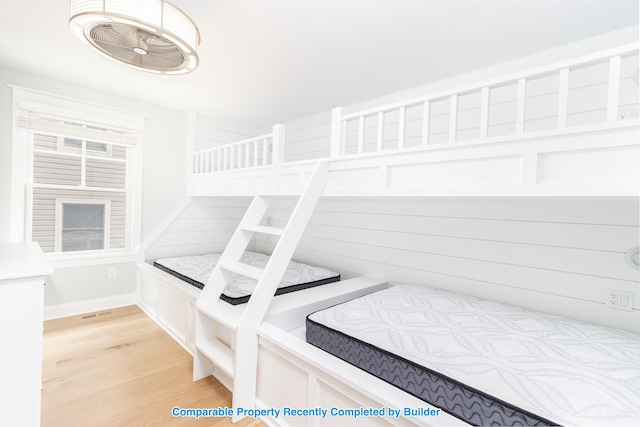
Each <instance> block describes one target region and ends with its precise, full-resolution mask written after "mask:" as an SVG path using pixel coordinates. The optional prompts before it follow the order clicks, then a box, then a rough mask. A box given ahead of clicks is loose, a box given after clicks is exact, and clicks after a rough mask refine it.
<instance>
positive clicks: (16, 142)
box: [7, 84, 146, 269]
mask: <svg viewBox="0 0 640 427" xmlns="http://www.w3.org/2000/svg"><path fill="white" fill-rule="evenodd" d="M7 86H8V87H10V88H11V89H12V91H13V99H12V106H13V118H14V119H13V120H12V122H13V123H12V177H11V182H12V186H11V200H13V201H14V202H15V203H12V204H11V212H10V215H9V220H10V222H11V224H12V227H11V232H10V235H9V241H12V242H25V241H31V226H32V212H31V209H32V206H31V204H32V201H31V195H30V192H32V191H33V189H32V186H33V183H32V182H31V178H30V177H31V176H32V175H33V173H32V171H31V168H30V165H29V160H30V159H31V157H32V155H33V153H32V149H33V147H32V146H33V141H32V138H31V133H29V132H26V131H25V130H24V129H19V128H18V125H17V120H15V118H16V117H18V115H19V113H20V110H21V108H25V107H30V108H32V109H34V110H36V111H43V112H47V113H51V114H55V115H62V116H67V117H73V118H74V119H76V120H80V121H90V122H102V123H105V124H108V125H110V126H116V127H121V128H127V129H130V130H132V131H135V132H137V135H138V136H137V138H136V142H135V144H133V145H134V146H135V150H131V151H129V153H128V157H127V158H128V159H129V160H128V161H127V174H128V176H130V177H131V181H130V182H128V183H127V185H128V186H129V185H130V186H131V187H130V188H129V187H128V191H127V194H128V196H127V206H128V208H127V224H128V225H127V247H126V248H124V249H108V250H104V249H103V250H100V251H74V252H52V253H46V254H45V257H46V258H47V261H48V262H49V264H50V265H51V267H53V268H54V269H55V268H71V267H83V266H90V265H104V264H117V263H127V262H135V261H136V260H137V250H138V248H139V246H140V233H141V229H142V215H141V212H142V166H143V164H142V150H143V141H144V138H143V131H144V119H145V117H146V116H145V115H144V114H140V113H137V112H132V111H127V110H122V109H118V108H111V107H106V106H103V105H98V104H94V103H91V102H87V101H83V100H79V99H73V98H68V97H63V96H58V95H52V94H49V93H46V92H41V91H37V90H32V89H28V88H24V87H20V86H16V85H12V84H7ZM96 142H102V141H96ZM116 145H130V144H116ZM129 155H130V156H131V157H129ZM25 189H26V191H25Z"/></svg>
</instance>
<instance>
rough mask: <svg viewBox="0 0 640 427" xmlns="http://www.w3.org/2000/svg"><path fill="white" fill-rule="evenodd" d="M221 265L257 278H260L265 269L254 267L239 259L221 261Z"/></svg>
mask: <svg viewBox="0 0 640 427" xmlns="http://www.w3.org/2000/svg"><path fill="white" fill-rule="evenodd" d="M219 265H220V268H222V269H225V270H227V271H232V272H234V273H238V274H242V275H243V276H246V277H251V278H252V279H256V280H259V279H260V278H261V277H262V273H263V271H264V270H263V269H261V268H256V267H252V266H250V265H248V264H244V263H241V262H238V261H225V262H224V263H219Z"/></svg>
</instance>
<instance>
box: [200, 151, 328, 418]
mask: <svg viewBox="0 0 640 427" xmlns="http://www.w3.org/2000/svg"><path fill="white" fill-rule="evenodd" d="M327 176H328V166H327V162H326V161H324V160H320V161H319V162H318V164H317V165H316V167H315V169H314V171H313V173H312V174H311V176H310V178H309V180H308V183H307V186H306V188H305V189H304V190H303V191H302V194H301V195H300V197H299V199H298V203H297V204H296V206H295V208H294V209H293V211H292V213H291V217H290V218H289V221H288V222H287V224H286V226H285V227H284V228H275V227H267V226H262V225H260V221H261V219H262V218H263V217H264V214H265V212H266V210H267V208H268V207H269V203H270V201H271V200H272V199H274V198H276V197H278V196H282V195H285V196H291V193H290V192H287V193H286V194H283V193H281V192H280V191H279V187H280V182H281V173H280V169H279V167H277V166H276V167H274V168H273V169H272V171H271V173H270V174H269V176H268V177H267V179H266V181H265V182H264V185H263V187H262V189H261V190H260V192H259V194H258V195H256V196H255V197H254V199H253V201H252V202H251V204H250V205H249V207H248V208H247V211H246V213H245V215H244V217H243V218H242V221H241V222H240V224H239V226H238V228H237V229H236V231H235V233H234V234H233V236H232V237H231V239H230V241H229V243H228V245H227V247H226V249H225V250H224V252H223V254H222V255H221V257H220V260H219V261H218V264H217V265H216V267H215V269H214V270H213V272H212V274H211V277H210V278H209V280H208V281H207V284H206V286H205V287H204V289H203V291H202V293H201V294H200V296H199V298H198V301H197V310H196V334H195V344H196V351H195V355H194V362H193V380H194V381H196V380H199V379H201V378H205V377H207V376H209V375H211V374H212V373H213V372H214V371H216V372H222V373H223V374H224V375H226V376H227V377H228V378H230V379H231V383H232V384H227V386H230V388H231V389H232V392H233V408H234V414H237V408H238V407H243V408H253V407H254V404H255V394H256V369H257V355H258V339H257V334H256V329H257V327H258V326H259V325H260V323H261V322H262V319H263V318H264V316H265V314H266V312H267V309H268V308H269V304H270V303H271V300H272V298H273V296H274V293H275V292H276V290H277V287H278V285H279V284H280V281H281V280H282V277H283V275H284V272H285V270H286V268H287V266H288V265H289V262H290V261H291V257H292V256H293V252H294V251H295V249H296V246H297V244H298V242H299V240H300V238H301V237H302V233H303V232H304V229H305V227H306V225H307V223H308V221H309V218H310V217H311V214H312V213H313V211H314V209H315V206H316V204H317V202H318V199H319V198H320V196H321V195H322V193H323V191H324V188H325V185H326V182H327ZM254 233H263V234H269V235H274V236H278V237H279V239H278V243H277V244H276V246H275V248H274V250H273V253H272V255H271V257H270V258H269V261H268V262H267V265H266V266H265V268H264V270H262V269H259V268H255V267H252V266H249V265H246V264H243V263H241V262H240V258H241V256H242V254H243V253H244V251H245V250H246V248H247V246H248V244H249V243H250V241H251V239H252V237H253V235H254ZM234 273H237V274H241V275H243V276H247V277H251V278H254V279H256V280H257V281H258V282H257V284H256V287H255V289H254V291H253V293H252V295H251V298H250V299H249V302H248V303H246V304H244V305H239V306H232V305H230V304H228V303H226V302H224V301H222V300H220V299H219V298H220V295H221V294H222V292H223V291H224V289H225V287H226V285H227V283H228V281H229V279H230V278H231V276H232V274H234ZM223 382H224V381H223ZM241 418H243V417H238V416H237V415H235V416H234V418H233V422H236V421H238V420H239V419H241Z"/></svg>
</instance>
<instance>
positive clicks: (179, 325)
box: [138, 43, 640, 426]
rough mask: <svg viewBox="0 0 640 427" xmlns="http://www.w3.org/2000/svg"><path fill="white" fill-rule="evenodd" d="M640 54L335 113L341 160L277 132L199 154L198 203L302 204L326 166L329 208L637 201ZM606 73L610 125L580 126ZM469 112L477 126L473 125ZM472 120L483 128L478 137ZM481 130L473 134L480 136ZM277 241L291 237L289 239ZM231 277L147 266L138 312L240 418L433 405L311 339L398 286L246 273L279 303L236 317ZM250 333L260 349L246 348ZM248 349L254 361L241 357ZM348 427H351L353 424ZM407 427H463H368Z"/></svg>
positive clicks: (590, 59)
mask: <svg viewBox="0 0 640 427" xmlns="http://www.w3.org/2000/svg"><path fill="white" fill-rule="evenodd" d="M637 52H638V43H633V44H629V45H625V46H621V47H618V48H614V49H609V50H606V51H603V52H599V53H596V54H591V55H588V56H583V57H579V58H573V59H570V60H565V61H562V62H559V63H554V64H550V65H548V66H545V67H540V68H536V69H533V70H528V71H527V72H524V73H520V74H516V75H510V76H505V77H502V78H499V79H495V80H491V81H485V82H481V83H478V84H475V85H469V86H465V87H460V88H456V89H454V90H450V91H446V92H441V93H437V94H433V95H429V96H425V97H420V98H414V99H410V100H407V101H403V102H398V103H394V104H390V105H384V106H381V107H376V108H371V109H367V110H365V111H359V112H346V111H345V110H344V109H343V108H336V109H334V110H333V114H332V124H331V155H330V157H329V158H325V159H321V160H320V161H319V160H313V161H302V162H290V163H285V162H284V126H282V125H276V126H275V127H274V130H273V133H271V134H269V135H263V136H260V137H256V138H251V139H248V140H245V141H240V142H238V143H234V144H230V145H226V146H223V147H216V148H212V149H208V150H202V151H198V152H195V153H193V155H192V158H193V169H192V174H191V175H190V177H189V184H190V194H191V195H192V196H207V197H212V196H257V197H256V199H254V204H256V203H257V204H260V203H262V202H264V199H265V197H266V196H265V188H268V189H269V192H270V194H269V197H271V196H274V195H291V194H297V195H303V196H304V195H305V194H306V191H307V190H306V188H307V186H310V187H314V184H313V183H314V179H315V178H313V176H314V170H315V171H316V174H317V171H318V168H320V169H323V170H324V169H326V177H325V178H324V179H326V183H325V182H322V183H320V184H317V185H315V189H314V190H313V191H318V187H320V190H319V191H320V193H321V195H322V196H323V197H332V196H350V197H358V196H438V197H459V196H464V197H478V196H480V197H486V196H494V197H495V196H505V197H528V196H535V197H564V196H588V197H592V196H593V197H610V196H622V197H638V196H639V195H640V189H639V185H638V171H639V169H640V166H639V162H638V159H639V154H640V153H639V149H638V148H639V147H638V137H639V132H638V126H639V121H638V118H637V107H636V114H635V117H629V114H628V112H627V111H626V110H624V109H622V110H621V107H620V106H619V101H618V100H619V97H620V87H619V76H620V64H621V60H622V58H624V57H627V56H629V55H637ZM594 63H603V64H605V66H606V68H607V70H608V72H607V74H608V77H607V78H606V88H607V89H606V100H605V102H604V104H605V105H603V106H602V108H603V120H601V121H599V122H591V123H588V124H583V125H579V126H572V125H570V120H569V118H568V113H567V111H568V104H569V102H570V91H571V88H570V76H571V75H572V74H571V73H573V72H574V70H581V69H583V68H584V67H587V66H589V65H590V64H594ZM547 77H548V78H550V79H552V80H556V81H557V90H556V91H555V92H554V93H553V95H552V96H553V97H554V99H555V102H554V105H555V110H556V114H555V116H553V117H552V118H551V119H549V118H548V117H547V118H546V120H547V123H549V120H551V122H552V126H551V127H550V128H547V129H543V130H540V129H538V130H536V129H533V130H532V129H529V127H530V126H529V124H530V122H529V121H528V116H527V106H528V105H529V104H528V102H529V100H528V98H527V88H528V87H529V86H528V83H529V82H536V81H539V80H538V79H542V78H547ZM505 87H512V88H513V89H514V91H515V98H514V100H513V102H512V103H511V106H512V111H511V112H510V113H509V114H512V116H513V117H514V122H513V129H512V132H511V133H510V134H507V135H500V136H492V134H491V131H490V130H491V126H492V122H491V114H493V111H494V110H495V109H496V108H498V107H497V106H496V105H497V104H495V103H492V101H491V97H492V94H493V93H494V91H498V90H501V88H505ZM470 99H476V100H477V101H478V102H477V105H476V106H475V107H473V108H470V109H465V108H466V107H465V108H463V104H464V103H466V102H468V101H469V100H470ZM636 102H637V101H636ZM443 103H446V104H448V109H447V112H445V114H444V115H434V114H433V111H434V110H433V109H434V108H437V107H438V108H439V107H441V106H442V105H444V104H443ZM503 107H504V106H503ZM500 108H502V107H500ZM470 114H471V115H472V116H473V117H471V118H469V115H470ZM443 117H445V118H446V128H447V131H446V132H445V134H446V137H445V140H444V141H442V140H440V141H435V140H433V138H434V134H433V133H432V132H431V131H430V129H431V128H432V126H436V125H437V124H438V123H437V121H438V120H440V122H441V121H442V118H443ZM465 121H466V122H469V121H470V122H472V123H475V124H474V125H473V126H472V128H471V132H469V129H468V128H467V127H466V125H465V124H464V123H466V122H465ZM463 128H464V129H463ZM390 132H392V133H394V134H395V136H394V137H393V138H392V139H393V140H394V141H395V142H394V146H393V147H389V146H388V141H389V139H390V138H389V133H390ZM470 133H472V134H473V137H469V134H470ZM441 137H442V135H440V136H439V138H441ZM436 142H438V143H436ZM319 162H320V163H319ZM274 171H275V172H277V175H278V180H277V183H275V184H274V183H273V182H271V181H274V179H273V178H268V176H270V175H271V176H273V174H274ZM310 184H311V185H310ZM261 189H262V190H261ZM303 205H304V203H303ZM314 205H315V201H313V202H309V203H307V204H306V205H305V206H303V207H304V208H305V209H306V210H311V211H312V210H313V206H314ZM249 211H251V208H250V209H249ZM256 215H257V214H255V213H254V214H249V213H248V216H252V218H250V219H251V221H252V223H251V224H248V222H247V221H248V220H247V219H246V217H245V219H244V220H243V221H242V222H241V226H240V228H239V229H238V231H237V232H236V233H238V234H243V233H244V237H243V239H244V241H243V242H242V244H244V245H246V244H247V241H248V239H251V236H252V235H253V234H252V233H274V231H273V230H270V229H268V227H267V226H266V225H265V224H263V223H261V222H260V220H261V219H260V217H259V215H258V216H256ZM300 222H301V224H298V225H297V227H298V228H299V227H300V226H302V228H303V229H304V224H305V221H303V220H301V221H300ZM243 227H244V228H243ZM278 233H280V238H281V239H283V240H287V236H288V234H287V233H288V231H286V230H285V231H282V230H281V231H279V232H278ZM283 236H284V237H283ZM297 238H299V236H298V237H296V238H294V237H291V238H290V239H289V240H288V243H287V244H286V245H285V246H287V247H286V249H287V252H288V255H286V256H284V257H283V256H281V255H278V254H279V253H280V252H282V251H283V250H280V251H279V252H277V251H278V250H276V251H274V255H273V256H272V258H276V261H274V262H279V263H285V262H288V260H289V258H290V254H291V253H292V252H293V249H295V245H296V244H297ZM234 239H237V237H236V236H234ZM239 245H240V244H239V243H237V242H236V243H234V240H233V239H232V243H230V244H229V247H231V248H230V249H229V247H228V251H236V252H237V251H238V250H239V249H238V248H239ZM276 252H277V253H276ZM228 260H231V258H228ZM231 264H234V263H232V262H230V263H229V265H230V267H229V270H230V271H242V267H241V266H237V265H235V264H234V265H233V266H231ZM232 267H233V268H235V270H234V269H233V268H232ZM222 270H223V271H218V272H217V273H216V272H214V275H212V279H211V280H210V282H208V284H207V286H206V287H205V289H208V288H209V289H215V292H214V291H213V290H212V291H211V292H209V295H208V296H206V297H205V295H204V293H203V292H201V291H200V290H198V289H196V288H194V287H192V286H190V285H186V284H184V283H183V282H181V281H180V280H178V279H175V278H173V277H170V276H169V275H167V274H166V273H163V272H161V271H159V270H157V269H155V268H154V267H152V266H149V265H147V264H144V263H141V264H140V266H139V269H138V272H139V284H138V303H139V305H140V306H141V307H142V308H143V309H144V310H145V312H147V313H148V314H149V315H150V316H151V317H152V318H154V319H155V320H156V321H157V322H158V323H159V324H160V325H161V326H162V327H163V328H165V330H167V332H168V333H170V334H171V336H173V337H174V338H175V339H176V340H177V341H178V342H179V343H180V344H181V345H182V346H183V347H185V349H186V350H187V351H189V352H190V353H191V354H192V355H194V359H195V367H194V379H198V378H201V377H203V376H206V375H209V374H212V373H213V375H215V376H216V377H217V378H218V379H220V381H221V382H222V383H223V384H225V385H226V386H227V387H228V388H230V389H231V390H232V391H233V392H234V407H237V406H238V405H240V406H244V407H247V406H252V405H253V404H255V405H257V406H259V407H264V408H281V407H283V406H289V407H300V408H303V407H309V408H315V407H319V406H320V407H332V406H335V407H345V408H348V407H354V406H355V407H392V408H405V407H409V408H417V407H427V406H429V405H427V404H426V403H425V402H422V401H420V400H418V399H416V398H413V397H412V396H409V395H407V394H406V393H403V392H401V391H399V390H397V389H395V388H394V387H392V386H389V385H388V384H386V383H384V382H383V381H381V380H377V379H375V378H372V377H371V376H369V375H368V374H365V373H363V372H362V371H360V370H359V369H357V368H354V367H352V366H350V365H348V364H346V363H344V362H342V361H340V360H338V359H337V358H335V357H332V356H330V355H328V354H326V353H324V352H322V351H320V350H318V349H316V348H314V347H312V346H310V345H308V344H306V343H305V342H304V318H305V316H306V315H307V314H309V313H310V312H312V311H315V310H317V309H320V308H323V307H326V306H329V305H332V304H335V303H337V302H339V301H343V300H347V299H350V298H353V297H355V296H357V295H360V294H362V293H367V292H370V291H372V290H375V289H378V288H380V287H381V286H386V285H385V283H384V282H381V281H379V280H376V279H372V278H365V277H363V278H356V279H351V280H346V281H343V282H341V283H340V284H338V285H331V286H325V287H319V288H314V289H307V290H304V291H300V292H296V293H295V294H289V295H283V296H280V297H278V298H275V299H272V297H270V296H269V289H270V288H269V289H267V290H266V291H265V290H262V291H261V290H260V287H261V286H262V287H270V286H273V283H277V281H279V278H278V276H277V274H274V275H271V276H270V277H267V278H265V275H267V276H269V275H270V273H268V272H265V273H264V274H263V273H261V272H255V271H248V270H243V271H245V273H246V274H248V275H252V274H253V275H256V277H258V278H260V280H264V283H267V284H262V282H260V283H259V284H258V287H257V288H256V292H263V295H266V296H267V297H266V298H263V299H262V301H261V302H259V303H258V302H256V303H254V304H253V306H252V307H249V309H247V306H248V305H240V306H233V308H229V307H232V306H229V307H226V306H225V304H222V303H217V302H216V301H217V297H216V294H219V291H221V290H222V288H223V286H224V283H223V282H224V278H225V273H224V267H222ZM216 275H217V276H218V277H217V278H215V280H214V276H216ZM253 300H254V299H252V300H251V301H253ZM251 301H250V303H251ZM205 306H206V308H205ZM247 312H249V313H247ZM256 313H257V314H256ZM196 329H198V330H199V331H200V332H195V330H196ZM242 334H244V336H245V337H251V338H250V339H249V338H242V337H241V335H242ZM239 337H240V338H239ZM243 340H248V341H243ZM239 348H240V349H242V348H244V349H245V350H239V351H236V350H238V349H239ZM239 364H241V365H239ZM236 366H242V367H243V371H245V370H246V371H252V369H253V374H247V376H246V377H244V378H242V379H241V380H240V379H238V377H240V376H243V375H245V374H244V373H238V372H236V371H235V367H236ZM247 367H248V368H247ZM252 367H253V368H252ZM241 372H242V371H241ZM281 378H287V379H288V380H287V382H286V384H283V383H282V382H281V381H278V379H281ZM278 384H280V385H278ZM238 418H240V417H234V420H237V419H238ZM265 420H266V421H267V422H269V423H272V424H274V425H286V426H289V425H291V426H303V425H304V426H311V425H314V426H315V425H324V424H325V423H330V421H332V420H331V419H329V420H322V419H318V418H313V417H307V418H303V417H298V418H296V417H292V418H286V419H283V418H281V417H280V418H278V419H275V418H271V419H269V418H267V419H265ZM333 421H335V420H333ZM344 421H347V420H346V419H342V420H341V422H344ZM398 422H401V423H402V424H416V425H451V424H460V421H459V420H457V419H455V418H453V417H450V416H448V415H446V414H443V415H441V416H439V417H436V418H433V417H422V418H421V417H417V418H416V417H409V418H406V419H403V420H402V421H397V420H394V419H390V418H384V417H379V418H368V419H366V424H367V425H378V424H379V425H393V424H397V423H398ZM341 425H342V424H341Z"/></svg>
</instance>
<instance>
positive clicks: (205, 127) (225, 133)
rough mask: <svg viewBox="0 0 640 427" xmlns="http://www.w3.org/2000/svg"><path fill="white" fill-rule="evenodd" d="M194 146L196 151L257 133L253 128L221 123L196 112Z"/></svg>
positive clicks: (239, 139)
mask: <svg viewBox="0 0 640 427" xmlns="http://www.w3.org/2000/svg"><path fill="white" fill-rule="evenodd" d="M195 126H196V128H195V147H194V149H195V150H196V151H198V150H204V149H207V148H212V147H217V146H219V145H224V144H229V143H232V142H236V141H242V140H243V139H246V138H251V137H252V136H255V135H259V134H260V133H258V131H257V130H256V129H254V128H249V127H246V126H238V125H233V124H222V123H219V122H218V121H216V120H215V119H212V118H210V117H206V116H203V115H201V114H198V115H197V116H196V125H195Z"/></svg>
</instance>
